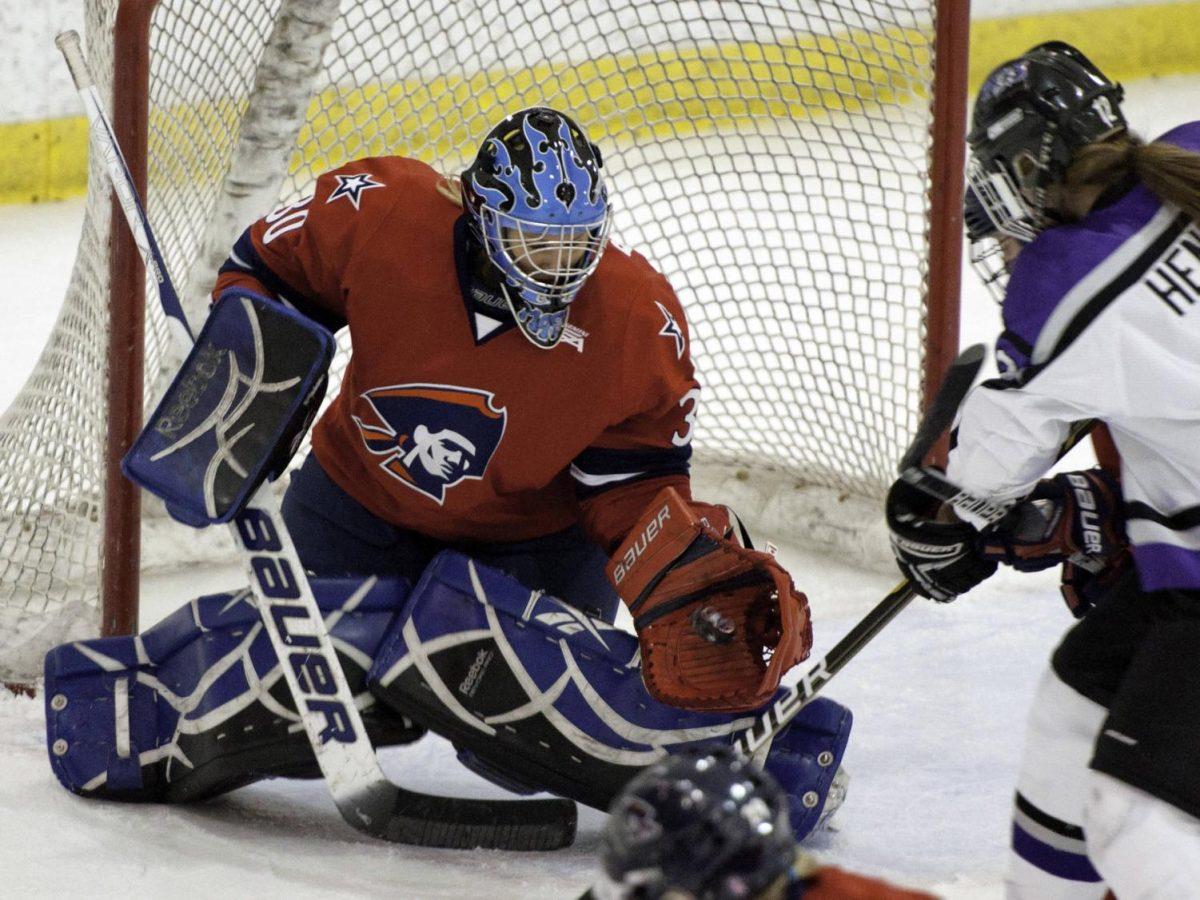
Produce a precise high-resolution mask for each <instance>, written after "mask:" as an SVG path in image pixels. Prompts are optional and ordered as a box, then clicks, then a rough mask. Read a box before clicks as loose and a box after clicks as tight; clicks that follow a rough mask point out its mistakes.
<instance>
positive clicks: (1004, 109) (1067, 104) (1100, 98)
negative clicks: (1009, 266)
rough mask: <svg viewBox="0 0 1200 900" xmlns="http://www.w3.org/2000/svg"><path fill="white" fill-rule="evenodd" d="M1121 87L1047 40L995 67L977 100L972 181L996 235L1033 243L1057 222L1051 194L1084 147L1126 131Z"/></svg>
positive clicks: (970, 135)
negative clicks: (1032, 241)
mask: <svg viewBox="0 0 1200 900" xmlns="http://www.w3.org/2000/svg"><path fill="white" fill-rule="evenodd" d="M1123 97H1124V90H1123V88H1122V87H1121V85H1119V84H1116V83H1114V82H1112V81H1110V80H1109V79H1108V78H1107V77H1106V76H1105V75H1104V73H1102V72H1101V71H1100V70H1099V69H1098V68H1097V67H1096V66H1095V65H1094V64H1093V63H1092V61H1091V60H1089V59H1088V58H1087V57H1086V56H1084V55H1083V54H1082V53H1081V52H1080V51H1079V50H1077V49H1076V48H1074V47H1072V46H1071V45H1070V44H1066V43H1064V42H1062V41H1049V42H1047V43H1044V44H1039V45H1038V46H1036V47H1034V48H1032V49H1030V50H1028V51H1026V52H1025V53H1023V54H1022V55H1021V56H1019V57H1017V58H1016V59H1013V60H1010V61H1009V62H1006V63H1004V64H1003V65H1001V66H998V67H997V68H996V69H994V70H993V71H992V72H991V74H989V75H988V77H987V78H986V79H985V80H984V82H983V86H982V87H981V88H980V89H979V96H978V97H977V98H976V100H975V108H974V112H973V114H972V121H971V130H970V132H969V133H968V134H967V143H968V145H969V146H970V149H971V160H970V163H969V164H968V168H967V177H968V179H969V180H970V183H971V187H972V188H973V190H974V191H975V193H976V194H977V195H978V199H979V202H980V203H981V204H982V206H983V208H984V210H985V211H986V212H987V215H988V217H989V218H990V219H991V221H992V224H993V225H994V226H995V229H996V231H998V232H999V233H1000V234H1002V235H1007V236H1009V237H1012V238H1016V239H1017V240H1019V241H1025V242H1028V241H1031V240H1033V238H1034V237H1036V236H1037V234H1038V233H1039V232H1040V231H1042V230H1044V229H1045V228H1047V227H1049V226H1051V225H1053V224H1055V223H1056V221H1057V217H1056V215H1055V211H1054V210H1053V209H1052V208H1051V206H1052V204H1051V203H1050V202H1049V201H1050V198H1049V197H1048V190H1049V189H1050V188H1051V187H1052V186H1054V185H1058V184H1061V183H1062V182H1063V180H1064V179H1065V178H1066V174H1067V169H1068V167H1069V166H1070V164H1071V160H1072V158H1073V157H1074V155H1075V151H1077V150H1078V149H1079V148H1081V147H1083V146H1085V145H1087V144H1091V143H1095V142H1097V141H1104V140H1108V139H1110V138H1112V137H1115V136H1116V135H1118V134H1121V133H1123V132H1125V131H1126V129H1127V126H1126V122H1125V117H1124V115H1123V114H1122V112H1121V100H1122V98H1123Z"/></svg>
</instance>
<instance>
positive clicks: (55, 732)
mask: <svg viewBox="0 0 1200 900" xmlns="http://www.w3.org/2000/svg"><path fill="white" fill-rule="evenodd" d="M312 587H313V594H314V596H315V597H316V600H317V603H318V605H319V606H320V608H321V610H322V612H323V613H324V615H325V619H326V622H327V624H328V626H329V630H330V633H331V636H332V638H333V641H334V644H335V646H336V647H337V651H338V659H339V661H340V662H341V664H342V667H343V669H344V670H345V673H346V677H347V680H348V681H349V684H350V689H351V691H352V692H353V693H354V694H355V695H356V696H358V697H364V695H365V699H366V700H367V701H368V702H367V706H366V708H365V709H364V715H363V720H364V722H365V723H366V727H367V733H368V734H369V735H370V737H371V740H372V741H373V742H374V743H375V744H394V743H408V742H409V741H412V740H415V739H416V738H418V737H419V736H420V735H421V734H422V733H423V729H420V728H417V727H416V726H414V725H413V724H412V723H411V722H408V721H406V720H404V719H402V718H401V717H400V716H397V715H395V714H394V713H391V712H390V711H388V710H385V709H380V708H378V707H377V706H376V707H374V708H372V705H373V700H372V699H371V698H370V695H369V694H366V693H365V688H364V681H365V677H366V672H367V670H368V669H369V668H370V666H371V661H372V658H373V656H374V654H375V652H376V649H377V647H378V644H379V641H380V638H381V637H382V636H383V635H384V634H385V633H386V632H387V630H388V625H389V623H390V621H391V620H392V619H393V618H394V617H395V616H396V615H397V613H398V612H399V610H400V608H401V606H402V603H403V601H404V599H405V597H406V595H407V588H408V584H407V582H404V581H401V580H398V579H388V580H384V579H374V578H372V579H368V580H366V581H362V580H359V579H314V580H313V581H312ZM45 672H46V685H45V696H46V736H47V742H48V744H49V748H50V764H51V767H52V768H53V770H54V774H55V775H56V776H57V777H58V780H59V781H60V782H61V783H62V784H63V786H64V787H66V788H67V789H68V790H70V791H73V792H74V793H77V794H82V795H84V796H87V797H97V798H103V799H119V800H159V801H169V802H178V801H186V800H199V799H203V798H205V797H211V796H214V795H216V794H220V793H223V792H225V791H228V790H232V789H233V788H236V787H240V786H242V785H245V784H249V783H251V782H253V781H257V780H258V779H260V778H263V777H267V776H273V775H284V776H294V777H314V776H317V775H319V774H320V773H319V770H318V769H317V765H316V759H315V757H314V756H313V752H312V748H311V746H310V745H309V742H308V738H307V736H306V735H305V733H304V730H303V728H301V727H300V719H299V716H297V714H296V711H295V705H294V704H293V702H292V697H291V693H290V692H289V690H288V687H287V683H286V681H285V680H284V677H283V672H282V670H281V669H280V667H279V662H278V658H277V657H276V655H275V651H274V649H273V648H272V646H271V642H270V640H269V638H268V636H267V634H266V631H265V630H264V627H263V624H262V622H261V619H260V616H259V612H258V609H257V608H256V607H255V605H254V600H253V597H252V596H251V595H250V592H249V591H241V592H237V593H228V594H214V595H210V596H207V597H201V598H199V599H198V600H193V601H192V602H191V603H189V604H188V605H187V606H184V607H183V608H182V609H179V610H177V611H176V612H175V613H173V614H172V615H170V616H168V617H167V618H166V619H164V620H163V621H162V622H160V623H159V624H157V625H155V626H154V627H153V628H151V629H149V630H148V631H146V632H144V633H143V634H140V635H137V636H131V637H112V638H99V639H96V640H89V641H78V642H74V643H69V644H63V645H61V646H59V647H56V648H54V649H53V650H51V651H50V652H49V653H48V654H47V656H46V669H45Z"/></svg>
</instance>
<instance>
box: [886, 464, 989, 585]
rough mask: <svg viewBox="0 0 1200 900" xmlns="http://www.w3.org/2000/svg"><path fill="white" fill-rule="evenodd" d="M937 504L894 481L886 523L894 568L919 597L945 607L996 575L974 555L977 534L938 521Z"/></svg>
mask: <svg viewBox="0 0 1200 900" xmlns="http://www.w3.org/2000/svg"><path fill="white" fill-rule="evenodd" d="M940 508H941V503H940V501H938V500H935V499H933V498H932V497H929V496H928V495H926V494H925V493H924V492H922V491H920V490H918V489H917V488H915V487H913V486H912V485H911V484H909V483H908V482H906V481H904V480H903V479H898V480H897V481H896V483H895V484H893V485H892V489H891V490H890V491H888V496H887V525H888V534H889V538H890V539H891V543H892V554H893V555H894V556H895V557H896V565H898V566H899V567H900V571H901V572H903V573H904V575H905V576H906V577H907V578H908V579H909V580H910V581H911V582H912V583H913V585H914V587H916V589H917V593H919V594H920V595H921V596H923V597H928V598H929V599H931V600H937V601H938V602H939V603H949V602H950V601H951V600H953V599H955V598H956V597H957V596H958V595H959V594H965V593H966V592H967V591H969V590H970V589H971V588H973V587H975V585H977V584H979V582H981V581H983V580H984V579H986V578H989V577H990V576H991V575H992V573H993V572H995V571H996V562H995V560H991V559H985V558H983V557H982V556H980V554H979V549H978V541H979V532H978V531H976V529H975V528H974V526H972V525H969V524H967V523H966V522H960V521H953V522H941V521H938V520H937V515H938V511H939V509H940Z"/></svg>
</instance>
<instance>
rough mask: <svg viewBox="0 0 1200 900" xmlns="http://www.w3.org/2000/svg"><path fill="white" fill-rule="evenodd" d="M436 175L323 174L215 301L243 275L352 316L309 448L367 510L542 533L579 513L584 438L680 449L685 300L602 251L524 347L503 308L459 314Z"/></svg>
mask: <svg viewBox="0 0 1200 900" xmlns="http://www.w3.org/2000/svg"><path fill="white" fill-rule="evenodd" d="M438 179H439V176H438V174H437V173H436V172H435V171H434V170H433V169H431V168H430V167H429V166H426V165H425V164H423V163H421V162H418V161H415V160H411V159H405V158H400V157H379V158H372V159H364V160H359V161H356V162H353V163H350V164H348V165H346V166H344V167H342V168H341V169H337V170H335V171H333V172H330V173H327V174H325V175H323V176H322V177H321V178H320V179H319V180H318V182H317V185H316V190H315V193H314V195H313V196H312V197H311V198H309V199H306V200H304V201H301V202H299V203H297V204H293V205H291V206H287V207H282V208H281V209H278V210H276V211H274V212H272V213H271V214H269V215H267V216H266V217H264V218H263V219H260V220H259V221H258V222H256V223H255V224H254V225H253V226H252V227H251V228H250V229H249V232H248V237H247V236H246V235H244V236H243V239H242V240H241V241H239V242H238V245H237V246H236V247H235V248H234V253H233V254H232V255H231V257H230V262H229V263H227V264H226V266H225V267H223V268H222V273H221V275H220V277H219V279H218V282H217V288H216V291H215V294H217V295H219V293H220V292H221V291H222V290H224V289H225V288H228V287H231V286H233V285H239V286H242V287H247V288H249V289H251V290H255V291H258V292H261V293H266V294H268V295H271V296H276V297H279V298H281V299H283V300H285V301H288V302H291V303H293V304H294V305H296V306H297V307H298V308H299V309H301V310H302V311H305V312H308V313H309V314H312V315H314V317H315V318H317V317H325V318H327V320H328V324H330V325H331V327H337V326H340V325H341V324H342V323H343V322H344V323H345V324H347V325H348V326H349V329H350V336H351V341H352V344H353V353H352V356H351V359H350V362H349V365H348V366H347V367H346V370H345V374H344V376H343V381H342V384H341V387H340V390H339V392H338V395H337V397H336V399H335V400H334V402H333V404H332V405H331V406H330V407H329V409H328V410H327V411H326V412H325V413H324V415H323V416H322V417H321V418H320V420H319V421H318V422H317V424H316V426H315V428H314V430H313V452H314V453H315V454H316V457H317V459H318V461H319V462H320V463H321V465H322V466H323V467H324V468H325V470H326V471H327V472H328V474H329V476H330V477H331V478H332V479H333V480H334V481H335V482H336V483H337V484H338V485H339V486H340V487H341V488H342V489H343V490H344V491H346V492H347V493H348V494H350V495H351V496H352V497H354V498H355V499H356V500H357V501H358V502H359V503H361V504H362V505H363V506H365V507H366V508H367V509H369V510H370V511H371V512H372V513H374V514H375V515H376V516H379V517H380V518H382V519H385V520H386V521H389V522H392V523H394V524H396V525H399V526H401V527H404V528H409V529H412V530H415V531H418V532H420V533H423V534H427V535H430V536H432V537H435V538H438V539H441V540H446V541H481V542H493V541H518V540H525V539H529V538H533V537H537V536H540V535H545V534H550V533H552V532H555V531H559V530H561V529H563V528H566V527H567V526H569V525H571V524H572V523H574V522H576V521H578V520H579V518H580V513H579V505H578V502H577V500H576V496H575V485H574V483H573V478H572V475H571V467H572V462H573V461H575V460H576V458H577V457H578V456H579V454H580V453H582V452H583V451H584V450H585V449H588V448H601V449H607V450H617V451H621V450H630V451H636V452H645V451H656V450H659V451H663V452H664V453H669V454H674V456H675V458H678V457H679V455H680V453H681V450H682V449H683V448H685V447H686V446H687V443H688V441H690V438H691V425H692V421H693V418H694V415H695V409H696V401H697V397H698V385H697V382H696V380H695V378H694V375H693V369H692V364H691V360H690V356H689V353H688V349H689V347H688V333H687V325H686V322H685V321H684V316H683V311H682V309H681V308H680V305H679V301H678V299H677V298H676V296H675V294H674V292H673V291H672V289H671V287H670V285H669V284H668V283H667V281H666V279H664V278H663V277H662V276H661V275H659V274H658V273H657V272H655V271H654V269H653V268H652V267H651V266H650V264H649V263H648V262H647V261H646V260H645V259H644V258H643V257H641V256H639V255H638V254H636V253H626V252H623V251H622V250H621V249H619V248H617V247H615V246H611V245H610V246H609V248H608V249H607V250H606V252H605V254H604V256H603V258H602V259H601V261H600V264H599V267H598V268H597V270H596V272H595V274H594V275H593V276H592V277H591V279H589V281H588V282H587V283H586V284H585V285H584V287H583V289H582V290H581V291H580V293H579V295H578V296H577V297H576V299H575V301H574V303H573V304H572V306H571V315H570V325H569V326H568V331H567V334H566V336H565V337H564V339H563V340H562V341H561V342H560V343H559V344H558V346H556V347H555V348H553V349H551V350H543V349H539V348H537V347H534V346H533V345H532V344H530V343H529V342H528V341H527V340H526V339H525V337H524V336H523V335H522V334H521V333H520V331H519V330H518V329H517V328H515V327H513V326H512V325H511V322H509V321H508V320H507V317H506V316H505V315H503V314H502V313H500V312H497V317H496V319H491V318H489V317H487V316H486V315H482V316H480V315H478V314H479V312H480V310H481V309H483V308H482V307H478V306H476V307H474V308H469V306H468V303H467V302H466V300H465V299H464V296H463V289H462V288H461V287H460V278H459V275H458V270H457V268H456V259H455V239H454V235H455V227H456V222H457V221H458V220H459V219H460V217H461V216H462V215H463V212H462V209H461V208H460V207H459V206H458V205H457V204H456V203H454V202H453V201H451V200H450V199H448V198H447V197H446V196H444V195H443V194H442V193H439V191H438V189H437V185H438ZM459 227H460V228H461V227H462V226H461V225H460V226H459ZM239 251H241V252H239ZM247 256H250V257H252V258H250V259H246V257H247ZM483 312H484V313H486V310H483ZM502 319H503V320H504V321H505V322H506V324H502V325H499V326H498V327H497V322H499V321H500V320H502ZM489 329H490V330H489ZM633 458H636V456H635V457H633ZM635 471H636V470H635ZM618 474H625V475H628V474H629V473H628V472H626V473H618ZM605 477H609V476H603V475H602V476H592V477H591V479H590V482H589V483H590V484H591V485H592V486H595V485H597V484H602V482H603V480H604V478H605ZM611 477H612V481H613V482H614V483H616V482H619V481H621V480H622V479H621V478H618V477H616V476H611ZM683 480H684V481H685V483H686V479H685V478H684V479H683ZM613 493H614V494H619V493H620V492H619V491H614V492H613ZM636 512H637V510H633V514H636ZM629 524H632V523H631V522H630V523H629ZM618 530H619V529H618ZM611 538H612V535H607V536H606V539H608V540H611Z"/></svg>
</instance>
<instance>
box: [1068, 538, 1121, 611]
mask: <svg viewBox="0 0 1200 900" xmlns="http://www.w3.org/2000/svg"><path fill="white" fill-rule="evenodd" d="M1132 562H1133V554H1132V553H1130V552H1129V548H1128V547H1125V548H1123V549H1121V550H1119V551H1118V552H1117V554H1116V556H1113V557H1110V558H1109V559H1108V560H1107V561H1106V562H1105V563H1104V566H1103V568H1101V569H1100V570H1099V571H1098V572H1092V571H1089V570H1088V569H1085V568H1083V566H1080V565H1076V564H1075V563H1073V562H1065V563H1063V567H1062V581H1061V582H1060V584H1059V586H1058V589H1059V590H1060V591H1062V596H1063V600H1064V601H1065V602H1066V604H1067V609H1069V610H1070V611H1071V615H1073V616H1074V617H1075V618H1077V619H1082V618H1083V617H1084V616H1086V615H1087V614H1088V613H1089V612H1090V611H1091V609H1092V607H1093V606H1095V605H1096V604H1097V603H1098V602H1099V600H1100V598H1101V597H1103V596H1104V595H1105V594H1107V593H1108V592H1109V590H1110V589H1111V588H1112V587H1113V585H1115V584H1116V583H1117V582H1118V581H1119V580H1120V578H1121V576H1122V575H1124V574H1125V572H1126V571H1127V570H1128V569H1129V565H1130V563H1132Z"/></svg>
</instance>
